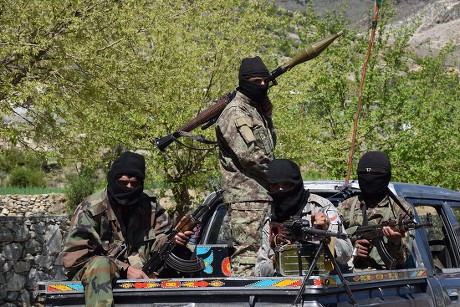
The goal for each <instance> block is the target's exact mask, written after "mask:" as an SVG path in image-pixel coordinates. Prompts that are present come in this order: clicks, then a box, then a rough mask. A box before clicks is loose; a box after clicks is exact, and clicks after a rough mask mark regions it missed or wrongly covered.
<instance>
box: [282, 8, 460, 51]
mask: <svg viewBox="0 0 460 307" xmlns="http://www.w3.org/2000/svg"><path fill="white" fill-rule="evenodd" d="M307 2H308V0H275V3H276V4H277V5H279V6H281V7H284V8H286V9H288V10H294V11H295V10H305V7H306V3H307ZM311 3H312V5H313V7H314V9H315V11H316V12H317V13H318V14H323V13H324V12H326V11H331V10H337V11H338V10H340V9H341V7H342V6H344V5H346V6H347V10H346V16H347V17H348V18H350V19H351V20H353V21H354V24H355V25H359V26H360V27H362V28H363V29H364V30H365V29H369V27H370V25H369V24H368V23H369V22H368V18H369V17H368V16H369V14H370V12H371V11H372V10H373V5H374V1H370V0H343V1H337V0H311ZM383 5H385V1H383ZM395 9H396V14H397V18H396V20H395V21H393V23H392V25H391V26H392V27H398V26H402V25H406V24H407V23H408V22H410V21H413V20H415V19H416V18H421V25H420V27H419V28H418V29H417V31H416V32H415V34H414V36H413V37H412V39H411V41H410V44H411V46H413V48H414V51H415V53H416V54H418V55H420V56H423V55H426V54H427V52H428V50H432V51H433V52H434V53H435V54H436V53H437V52H438V51H439V49H440V48H442V46H444V45H446V44H447V43H448V42H453V43H454V44H455V46H456V48H455V52H454V55H453V58H454V59H457V60H458V59H460V1H459V0H396V3H395ZM380 17H381V16H380Z"/></svg>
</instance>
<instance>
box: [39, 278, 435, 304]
mask: <svg viewBox="0 0 460 307" xmlns="http://www.w3.org/2000/svg"><path fill="white" fill-rule="evenodd" d="M344 277H345V279H346V282H347V283H348V284H349V286H350V288H351V290H352V293H353V297H354V299H355V300H356V302H357V304H358V305H359V306H372V305H383V306H385V305H387V306H389V305H393V304H397V305H398V306H432V302H433V301H432V297H431V296H430V295H429V294H427V291H429V289H428V288H427V284H428V283H427V272H426V270H424V269H410V270H397V271H378V272H365V273H353V274H345V275H344ZM302 281H303V277H301V276H300V277H297V276H295V277H292V278H291V277H265V278H261V277H246V278H236V277H220V278H183V279H148V280H119V281H118V282H117V283H116V284H115V286H114V291H113V292H114V298H115V304H116V306H175V307H179V306H183V307H185V306H187V307H192V306H292V305H293V302H294V299H295V297H296V296H297V294H298V292H299V289H300V287H301V284H302ZM36 295H37V302H38V304H39V306H84V294H83V286H82V284H81V283H80V282H72V281H59V282H56V281H54V282H40V283H38V285H37V290H36ZM299 305H300V306H352V304H351V300H350V297H349V295H348V294H347V292H346V291H345V289H344V288H343V286H342V283H341V281H340V279H339V277H338V276H336V275H321V276H312V277H310V278H309V280H308V283H307V286H306V287H305V292H304V296H303V302H301V303H300V304H299Z"/></svg>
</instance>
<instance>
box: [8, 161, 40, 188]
mask: <svg viewBox="0 0 460 307" xmlns="http://www.w3.org/2000/svg"><path fill="white" fill-rule="evenodd" d="M7 185H8V186H16V187H44V186H45V173H44V172H43V171H42V170H41V169H34V168H30V167H27V166H16V167H15V168H13V169H12V170H11V173H10V176H9V178H8V182H7Z"/></svg>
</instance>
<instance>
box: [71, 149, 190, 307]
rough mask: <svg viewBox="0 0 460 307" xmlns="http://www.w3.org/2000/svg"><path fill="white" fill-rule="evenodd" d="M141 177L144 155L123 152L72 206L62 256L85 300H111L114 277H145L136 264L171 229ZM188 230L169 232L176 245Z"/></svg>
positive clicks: (183, 241) (99, 302)
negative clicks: (101, 185) (100, 185)
mask: <svg viewBox="0 0 460 307" xmlns="http://www.w3.org/2000/svg"><path fill="white" fill-rule="evenodd" d="M144 178H145V160H144V157H143V156H142V155H139V154H137V153H133V152H125V153H123V154H121V155H120V156H119V157H118V158H117V159H116V160H115V161H114V162H113V164H112V166H111V168H110V171H109V172H108V174H107V188H106V189H104V190H101V191H98V192H96V193H94V194H92V195H90V196H89V197H87V198H86V199H85V200H84V201H83V202H82V203H81V204H80V205H79V206H78V207H77V209H76V211H75V215H74V216H73V218H72V221H71V224H70V228H69V233H68V235H67V239H66V242H65V245H64V250H63V262H64V268H65V269H66V271H67V276H68V277H69V278H70V279H72V280H80V281H81V282H82V284H83V287H84V289H85V303H86V306H113V304H114V303H113V294H112V285H113V283H114V282H115V281H116V280H117V279H119V278H128V279H140V278H148V276H147V275H146V274H145V273H144V272H143V271H142V266H143V264H144V263H145V262H146V260H147V259H148V257H149V256H150V255H151V254H152V252H153V251H156V250H158V249H159V248H160V247H161V245H162V244H163V243H164V242H165V241H166V237H167V235H168V234H169V233H170V232H171V230H172V226H173V225H172V222H171V220H170V219H169V217H168V215H167V213H166V211H165V210H164V209H163V208H162V207H161V206H160V205H159V204H158V203H157V202H156V199H155V197H153V196H152V195H150V194H147V193H146V192H145V191H144ZM192 234H193V232H191V231H186V232H185V233H182V232H179V233H178V234H177V235H176V236H175V237H174V240H175V243H176V244H178V249H184V248H185V247H183V246H185V244H187V242H188V240H189V238H190V236H191V235H192Z"/></svg>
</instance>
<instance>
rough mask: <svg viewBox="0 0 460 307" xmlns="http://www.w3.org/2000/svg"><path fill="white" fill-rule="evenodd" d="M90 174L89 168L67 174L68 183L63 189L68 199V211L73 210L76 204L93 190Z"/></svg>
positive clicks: (93, 181)
mask: <svg viewBox="0 0 460 307" xmlns="http://www.w3.org/2000/svg"><path fill="white" fill-rule="evenodd" d="M92 174H93V172H92V171H91V170H85V171H82V172H81V173H80V174H77V175H70V176H68V178H67V181H68V184H67V187H66V188H65V190H64V193H65V195H66V197H67V200H68V203H67V209H68V211H70V212H73V211H75V208H77V206H78V204H79V203H81V202H82V201H83V200H84V199H85V198H86V197H87V196H88V195H90V194H91V193H93V192H94V190H95V188H96V184H95V180H94V179H93V176H92Z"/></svg>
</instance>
